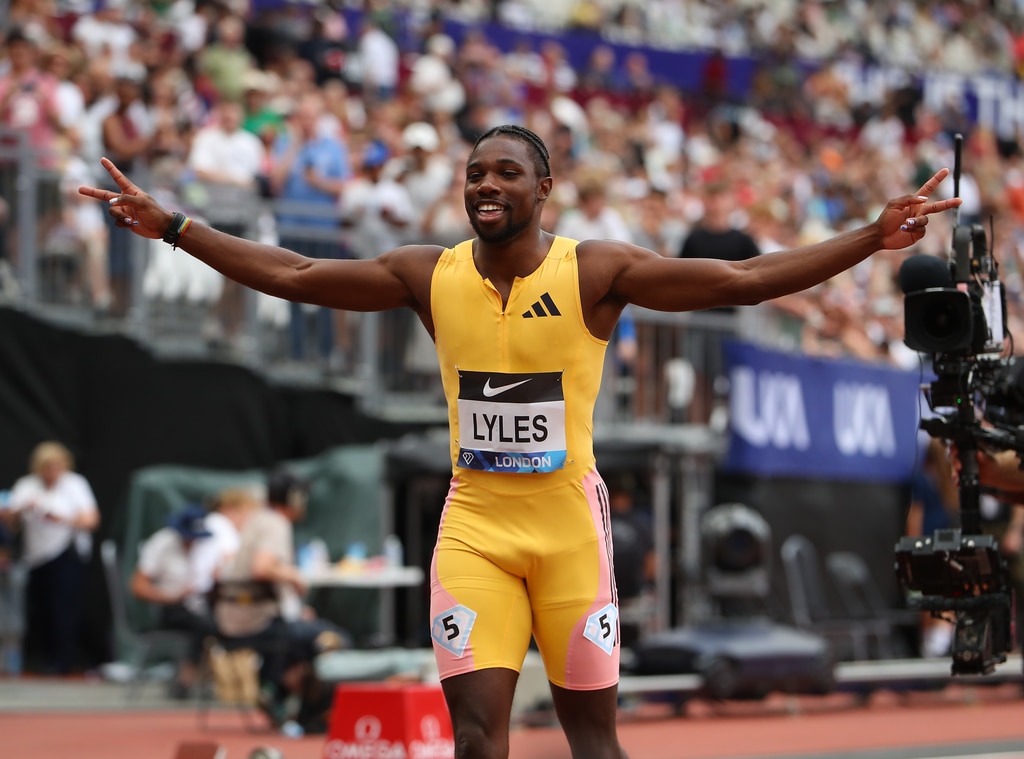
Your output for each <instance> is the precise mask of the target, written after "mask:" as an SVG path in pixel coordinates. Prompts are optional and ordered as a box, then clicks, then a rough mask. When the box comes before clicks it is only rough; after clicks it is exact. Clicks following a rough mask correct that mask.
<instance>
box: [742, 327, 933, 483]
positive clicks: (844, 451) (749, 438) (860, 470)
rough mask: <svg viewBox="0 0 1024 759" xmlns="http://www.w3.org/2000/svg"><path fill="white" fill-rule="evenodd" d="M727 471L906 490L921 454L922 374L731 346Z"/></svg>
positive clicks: (749, 346)
mask: <svg viewBox="0 0 1024 759" xmlns="http://www.w3.org/2000/svg"><path fill="white" fill-rule="evenodd" d="M725 360H726V368H727V371H728V374H729V381H730V390H729V407H730V413H729V427H730V431H729V452H728V454H727V456H726V461H725V464H724V467H725V469H727V470H729V471H734V472H742V473H745V474H757V475H769V476H777V477H809V478H814V479H838V480H857V481H869V482H905V481H906V480H907V479H908V478H909V476H910V472H911V470H912V469H913V466H914V461H915V457H916V452H917V427H918V419H919V414H920V409H919V404H918V400H919V398H920V389H919V388H920V375H919V374H917V373H915V372H907V371H901V370H897V369H892V368H889V367H884V366H877V365H875V364H866V363H860V362H855V361H845V360H835V359H821V358H810V357H807V356H800V355H796V354H792V353H781V352H777V351H772V350H766V349H764V348H759V347H757V346H754V345H749V344H746V343H740V342H728V343H726V345H725Z"/></svg>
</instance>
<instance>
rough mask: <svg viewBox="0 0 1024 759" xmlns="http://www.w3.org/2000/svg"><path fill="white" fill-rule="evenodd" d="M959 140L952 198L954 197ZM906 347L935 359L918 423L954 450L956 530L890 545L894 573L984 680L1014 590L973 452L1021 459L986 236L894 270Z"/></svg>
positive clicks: (1023, 423)
mask: <svg viewBox="0 0 1024 759" xmlns="http://www.w3.org/2000/svg"><path fill="white" fill-rule="evenodd" d="M962 142H963V139H962V137H961V136H960V135H957V136H956V142H955V146H956V152H955V164H954V171H953V180H954V185H955V187H954V194H955V195H959V184H960V153H961V147H962ZM899 280H900V287H901V289H902V290H903V293H904V331H905V337H904V342H905V343H906V344H907V346H908V347H910V348H912V349H913V350H916V351H919V352H921V353H928V354H931V365H932V371H933V373H934V379H933V380H932V381H931V382H930V383H928V384H926V385H925V386H924V387H923V390H924V393H925V397H926V398H927V401H928V405H929V407H930V408H931V410H932V411H933V412H934V414H935V415H934V416H932V417H930V418H925V419H922V421H921V423H920V426H921V429H923V430H924V431H925V432H927V433H928V434H929V435H930V436H931V437H934V438H941V439H944V440H947V441H949V442H951V443H953V444H954V445H955V446H956V449H957V452H958V456H959V463H960V481H959V511H960V526H959V527H957V528H952V529H942V530H936V531H935V533H934V534H933V535H931V536H920V537H913V536H906V537H903V538H901V539H900V540H899V541H898V542H897V544H896V574H897V576H898V578H899V580H900V582H901V584H902V585H903V587H904V588H905V589H906V590H907V591H910V605H911V606H912V607H914V608H918V609H922V610H925V611H930V612H931V613H932V614H934V615H936V616H942V617H946V618H950V619H951V620H952V621H953V623H954V635H953V643H952V651H951V653H952V673H953V674H954V675H970V674H989V673H991V672H992V671H993V670H994V668H995V666H996V665H997V664H1000V663H1002V662H1004V661H1006V654H1007V652H1009V651H1010V650H1011V649H1012V648H1013V603H1014V599H1013V588H1012V585H1011V583H1010V578H1009V574H1008V572H1007V569H1006V563H1005V560H1004V559H1003V557H1002V555H1001V554H1000V552H999V546H998V545H997V542H996V540H995V538H993V537H992V536H991V535H984V534H982V533H981V524H980V522H981V519H980V509H979V501H980V496H981V494H982V492H983V487H982V485H981V483H980V481H979V474H978V462H977V452H978V451H979V449H980V450H990V451H995V450H1000V451H1004V450H1014V451H1016V452H1017V453H1018V454H1020V453H1022V452H1024V376H1022V375H1024V363H1020V362H1015V361H1014V360H1013V359H1012V358H1007V357H1006V355H1005V354H1006V353H1007V351H1006V350H1005V341H1006V339H1008V335H1007V333H1006V332H1005V327H1004V325H1005V311H1006V301H1005V295H1004V292H1003V288H1002V283H1001V282H1000V281H999V269H998V265H997V263H996V261H995V259H994V258H993V256H992V254H991V252H990V247H989V244H988V240H987V238H986V235H985V229H984V227H983V226H982V225H980V224H969V225H962V224H961V223H960V213H959V209H957V210H956V219H955V223H954V228H953V245H952V251H951V253H950V255H949V260H948V261H946V260H943V259H940V258H938V257H935V256H927V255H914V256H911V257H909V258H908V259H907V260H906V261H904V263H903V265H902V266H901V267H900V272H899Z"/></svg>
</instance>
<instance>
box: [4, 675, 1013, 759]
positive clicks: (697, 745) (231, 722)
mask: <svg viewBox="0 0 1024 759" xmlns="http://www.w3.org/2000/svg"><path fill="white" fill-rule="evenodd" d="M656 709H657V707H654V706H651V707H644V708H643V709H642V710H641V711H642V712H643V713H644V715H643V716H638V715H637V714H634V715H632V716H625V715H624V717H623V720H622V724H621V729H620V735H621V740H622V744H623V746H624V747H625V748H626V750H627V751H628V752H629V754H630V757H631V759H713V758H715V757H758V756H761V757H767V756H787V757H796V756H813V757H821V756H825V755H827V754H828V753H830V752H836V751H857V750H864V751H866V750H875V749H886V748H903V747H913V746H943V745H952V744H972V743H978V742H984V741H995V740H1016V741H1020V742H1021V746H1022V747H1024V701H1022V700H1021V697H1020V687H1019V686H1007V687H1005V688H985V689H979V690H978V691H973V690H970V689H959V690H956V689H948V690H947V691H945V692H942V693H932V694H913V695H910V696H907V697H899V698H898V697H895V696H892V695H888V694H879V695H876V696H875V697H874V698H873V699H872V700H871V703H870V704H869V705H867V706H853V705H852V704H851V701H850V699H849V697H847V696H841V695H834V696H830V697H826V698H822V699H810V700H806V699H802V700H799V701H798V700H795V699H785V698H778V699H769V700H767V701H764V702H757V703H736V704H726V705H722V706H721V707H719V708H716V709H711V708H709V707H708V706H707V705H705V704H701V703H698V702H694V703H691V704H690V705H689V707H688V708H687V714H686V716H683V717H670V716H666V715H665V714H663V713H662V714H660V715H659V713H658V712H657V711H656ZM197 741H208V742H213V743H216V744H219V745H221V746H223V747H224V748H225V749H226V751H227V754H226V756H227V759H248V756H249V752H250V751H251V750H252V749H253V748H255V747H257V746H261V745H272V746H275V747H277V748H278V749H280V750H281V751H282V752H283V754H284V756H285V759H320V757H321V754H322V750H323V746H324V742H325V741H324V737H323V736H310V737H306V738H300V739H294V740H293V739H287V738H283V737H281V736H279V735H274V734H270V733H251V732H246V731H245V729H244V728H243V723H242V721H241V720H240V718H239V715H237V714H236V713H234V712H232V711H222V712H217V713H214V714H212V715H211V720H210V726H209V728H208V729H207V730H206V731H201V730H199V729H198V726H197V721H196V716H195V714H194V713H192V712H190V711H188V710H184V711H177V712H150V711H131V712H103V713H86V712H54V713H32V714H19V713H5V714H0V757H2V759H112V758H114V759H119V758H120V757H125V758H126V759H174V757H175V754H176V752H177V748H178V746H179V745H180V744H181V743H183V742H197ZM1021 756H1024V751H1022V752H1021ZM511 757H512V759H569V750H568V746H567V744H566V742H565V739H564V738H563V737H562V734H561V732H560V731H559V730H558V729H557V728H552V727H543V728H519V729H516V730H515V732H514V734H513V736H512V751H511Z"/></svg>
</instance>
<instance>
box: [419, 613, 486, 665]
mask: <svg viewBox="0 0 1024 759" xmlns="http://www.w3.org/2000/svg"><path fill="white" fill-rule="evenodd" d="M475 621H476V612H475V611H473V610H472V609H467V608H466V607H465V606H453V607H452V608H450V609H446V610H445V611H442V612H441V613H440V614H438V615H437V616H436V617H434V620H433V622H431V624H430V637H431V638H433V640H434V642H435V643H436V644H437V645H439V646H440V647H441V648H443V649H444V650H446V651H450V652H451V653H453V654H455V655H456V656H462V655H463V654H464V653H465V652H466V645H467V644H468V643H469V633H470V632H471V631H472V629H473V623H474V622H475Z"/></svg>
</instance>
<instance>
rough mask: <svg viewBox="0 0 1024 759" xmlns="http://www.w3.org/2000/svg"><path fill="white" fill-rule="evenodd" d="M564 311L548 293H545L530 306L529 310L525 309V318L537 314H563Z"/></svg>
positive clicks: (530, 317)
mask: <svg viewBox="0 0 1024 759" xmlns="http://www.w3.org/2000/svg"><path fill="white" fill-rule="evenodd" d="M561 315H562V312H561V311H559V310H558V306H556V305H555V302H554V301H553V300H552V299H551V296H550V295H549V294H548V293H544V294H543V295H542V296H540V300H539V301H537V302H536V303H534V304H533V305H532V306H530V310H529V311H523V318H524V319H532V318H533V317H535V316H561Z"/></svg>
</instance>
